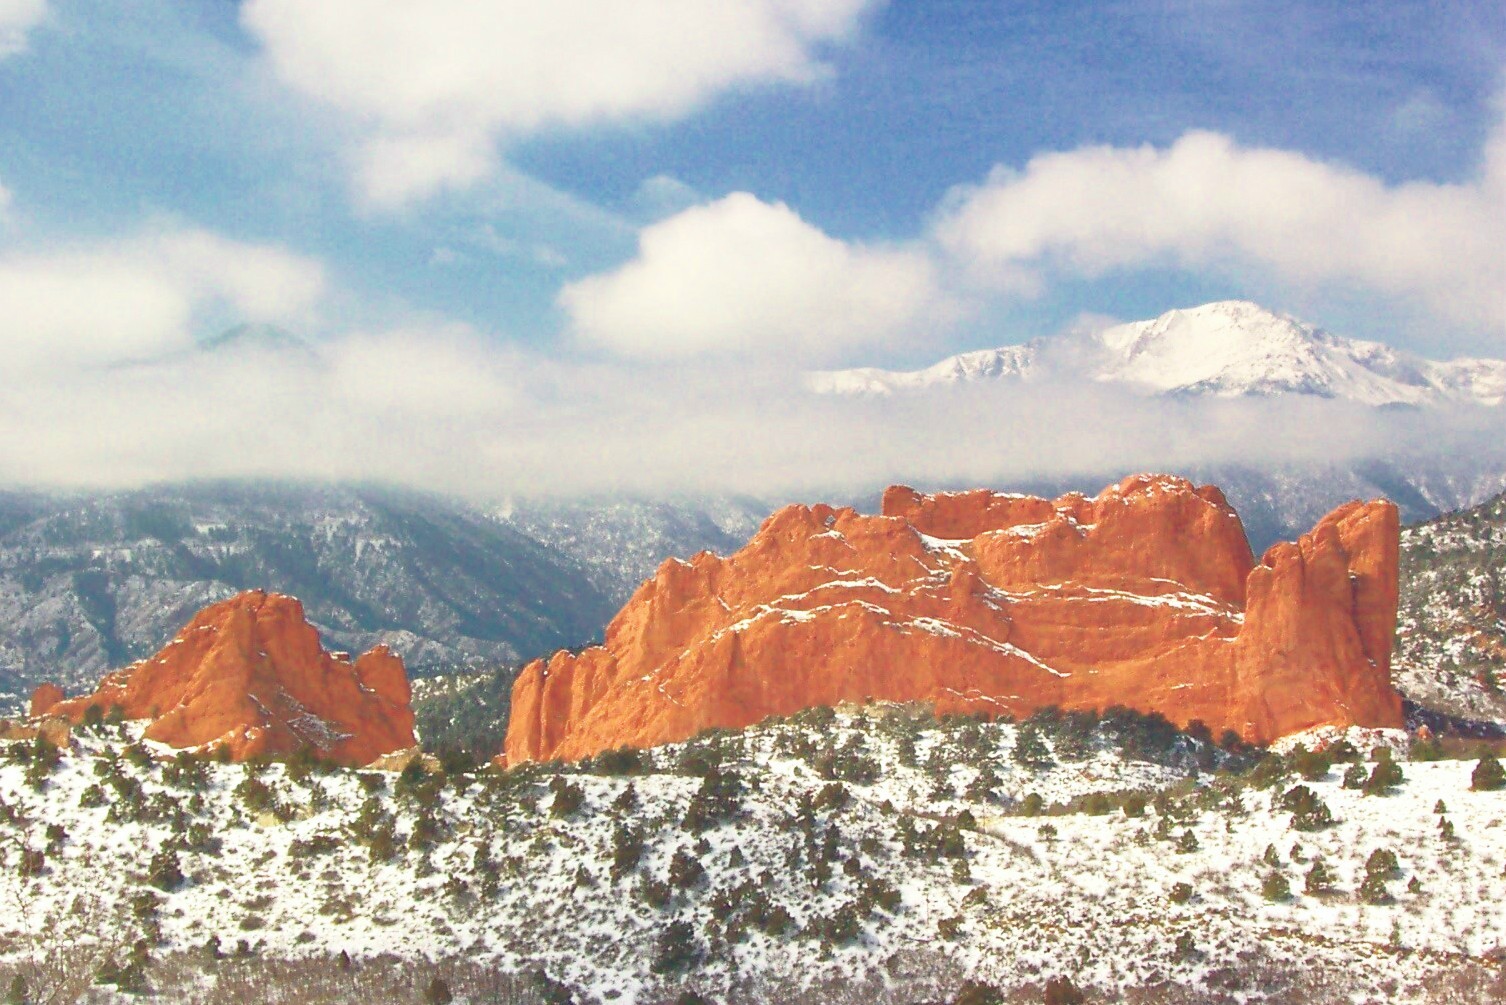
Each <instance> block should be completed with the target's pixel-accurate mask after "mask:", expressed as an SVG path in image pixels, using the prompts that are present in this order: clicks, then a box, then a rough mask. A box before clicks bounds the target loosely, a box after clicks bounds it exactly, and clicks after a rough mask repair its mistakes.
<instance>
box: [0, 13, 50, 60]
mask: <svg viewBox="0 0 1506 1005" xmlns="http://www.w3.org/2000/svg"><path fill="white" fill-rule="evenodd" d="M46 16H47V0H0V59H4V58H5V57H6V56H13V55H15V54H16V53H18V52H21V51H23V50H25V48H26V34H27V32H29V31H31V29H33V28H35V27H36V26H37V25H38V24H40V23H41V22H42V19H43V18H44V17H46Z"/></svg>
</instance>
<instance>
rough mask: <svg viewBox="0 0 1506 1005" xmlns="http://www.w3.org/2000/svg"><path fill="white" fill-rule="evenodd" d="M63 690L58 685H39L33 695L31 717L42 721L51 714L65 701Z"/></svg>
mask: <svg viewBox="0 0 1506 1005" xmlns="http://www.w3.org/2000/svg"><path fill="white" fill-rule="evenodd" d="M63 697H64V695H63V689H62V688H60V687H58V686H57V685H56V684H39V685H37V689H36V690H35V691H33V692H32V693H31V717H32V718H33V719H40V718H41V717H42V716H44V715H46V714H47V713H48V712H51V711H52V709H53V707H54V706H55V705H57V703H58V702H60V701H62V700H63Z"/></svg>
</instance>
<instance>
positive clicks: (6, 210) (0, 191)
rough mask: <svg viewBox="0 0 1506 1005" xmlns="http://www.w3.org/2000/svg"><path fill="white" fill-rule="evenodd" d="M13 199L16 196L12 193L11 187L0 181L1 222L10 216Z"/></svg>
mask: <svg viewBox="0 0 1506 1005" xmlns="http://www.w3.org/2000/svg"><path fill="white" fill-rule="evenodd" d="M13 201H14V197H13V196H12V195H11V192H10V189H8V188H6V187H5V184H4V183H3V182H0V223H4V222H5V220H6V219H7V218H8V217H9V216H10V207H11V203H12V202H13Z"/></svg>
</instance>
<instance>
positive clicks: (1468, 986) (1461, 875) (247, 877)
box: [0, 707, 1506, 1005]
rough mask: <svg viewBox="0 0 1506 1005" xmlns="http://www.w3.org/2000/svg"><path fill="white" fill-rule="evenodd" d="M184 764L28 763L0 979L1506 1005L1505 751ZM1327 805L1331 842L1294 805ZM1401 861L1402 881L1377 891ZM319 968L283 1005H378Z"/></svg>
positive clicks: (811, 727)
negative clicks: (455, 764) (493, 765)
mask: <svg viewBox="0 0 1506 1005" xmlns="http://www.w3.org/2000/svg"><path fill="white" fill-rule="evenodd" d="M1022 734H1024V735H1023V736H1022ZM1017 747H1018V748H1019V749H1017ZM167 758H168V753H167V752H166V751H163V750H161V749H157V750H152V751H148V750H147V749H146V748H144V747H142V746H141V745H139V744H138V745H130V744H129V736H128V735H125V734H123V733H117V732H115V731H111V730H109V729H108V728H106V729H103V730H101V731H100V733H99V734H88V735H81V736H79V737H78V742H77V745H76V747H75V748H74V749H73V750H72V751H68V752H65V753H64V754H63V756H62V758H61V760H60V763H58V764H57V765H56V766H55V767H51V768H50V769H49V768H46V767H45V765H43V764H40V763H39V762H38V761H37V760H36V759H35V757H31V758H30V759H29V760H28V755H27V754H26V753H25V752H24V751H23V750H22V749H21V748H16V749H13V750H11V751H10V754H9V756H8V757H5V758H3V759H0V802H3V806H0V904H3V905H4V912H3V914H0V954H3V955H0V992H3V990H4V987H5V986H9V985H10V982H12V981H13V979H14V975H15V974H17V973H19V974H21V975H22V977H23V979H24V980H26V981H27V982H28V985H29V987H30V988H31V990H32V994H33V996H34V997H33V998H31V999H29V1000H34V1001H43V1000H50V1001H75V1000H88V1001H101V1002H103V1001H116V1000H120V1001H125V1000H134V998H132V997H130V996H129V995H128V994H127V993H126V992H124V991H122V990H120V986H122V985H123V986H124V987H126V988H138V989H141V990H142V992H143V993H147V992H149V993H151V994H152V995H153V996H154V997H155V998H156V999H158V1000H164V1001H204V1002H210V1001H222V1000H223V1001H230V1000H236V998H235V997H233V996H232V995H231V992H230V988H231V987H232V985H235V986H238V985H237V984H236V982H240V981H244V980H245V979H246V977H245V975H246V974H247V973H248V972H251V971H253V970H256V972H258V973H261V974H262V975H263V976H264V977H265V975H267V974H271V973H273V971H274V970H276V968H277V967H283V968H284V971H285V972H286V974H288V975H296V974H298V973H304V971H300V970H298V966H299V964H300V963H307V964H309V965H310V969H311V970H312V971H313V972H317V973H318V974H320V975H321V976H320V978H319V979H320V980H325V979H328V980H332V981H335V983H336V984H338V980H336V979H335V977H333V976H331V975H332V974H334V975H338V972H339V971H340V970H341V969H342V968H344V969H346V970H351V971H360V970H361V969H362V968H372V967H375V968H378V969H381V968H385V969H384V970H383V972H384V973H386V974H388V975H391V974H397V975H398V976H397V977H396V978H393V979H394V980H396V981H397V985H398V986H399V990H396V991H394V990H391V989H389V990H387V991H384V992H382V994H383V996H384V998H386V999H387V1000H393V1001H414V1002H420V1001H426V1000H434V999H431V998H428V997H426V996H427V995H429V994H430V990H431V989H430V987H429V982H430V981H431V980H433V979H438V978H437V977H436V975H439V977H442V979H443V980H444V981H445V983H446V985H447V986H450V987H452V989H453V994H454V1000H455V1001H457V1002H460V1001H472V1002H481V1001H507V1002H514V1001H516V1002H520V1003H521V1002H531V1001H545V1000H549V998H548V994H549V991H550V989H551V988H553V989H555V990H556V991H558V990H559V989H560V988H563V987H568V988H569V989H570V990H571V992H573V994H574V1000H575V1001H577V1002H581V1003H585V1002H602V1003H605V1002H614V1003H623V1005H638V1003H658V1002H674V1001H677V1000H682V999H681V998H680V996H681V995H683V994H686V993H687V992H692V991H693V992H696V993H699V994H701V995H703V996H704V999H705V1000H706V1001H718V1002H763V1001H768V1002H785V1001H789V1002H794V1001H812V1002H816V1001H831V1002H841V1001H859V1000H861V1001H864V1002H869V1003H878V1002H916V1001H951V1000H952V997H953V995H955V993H956V991H957V989H958V987H959V986H960V984H961V982H962V981H963V980H966V979H971V980H976V981H982V982H986V983H989V984H992V985H995V986H997V987H998V988H1000V989H1001V990H1002V991H1003V992H1004V993H1005V994H1006V995H1015V996H1017V998H1014V999H1011V1000H1020V1001H1040V1000H1041V990H1040V989H1041V988H1042V987H1043V986H1044V985H1045V983H1046V982H1047V981H1048V980H1049V979H1051V978H1054V977H1065V978H1067V979H1069V980H1071V981H1072V982H1073V983H1074V984H1075V985H1076V986H1077V987H1079V988H1081V989H1082V990H1083V991H1084V992H1086V994H1087V995H1088V999H1087V1000H1088V1001H1090V1002H1091V1001H1121V1000H1123V1001H1142V1002H1163V1001H1164V1002H1173V1001H1176V1002H1181V1001H1187V1002H1259V1001H1271V1002H1278V1001H1280V1002H1285V1001H1291V1002H1297V1001H1301V1002H1304V1003H1313V1005H1316V1003H1323V1002H1330V1001H1332V1002H1353V1003H1365V1002H1377V1003H1379V1002H1445V1001H1449V1002H1460V1001H1463V1002H1468V1001H1482V1002H1483V1001H1498V1000H1503V999H1502V997H1501V996H1502V995H1503V994H1506V982H1503V980H1502V976H1501V965H1502V962H1503V960H1502V957H1503V949H1502V945H1503V942H1506V911H1503V910H1502V907H1503V905H1506V823H1503V817H1506V792H1502V791H1496V792H1476V791H1471V789H1470V776H1471V771H1472V769H1473V768H1474V765H1475V762H1474V761H1442V762H1434V763H1415V762H1407V761H1404V760H1403V761H1402V762H1400V768H1401V771H1402V773H1403V775H1404V779H1403V780H1402V781H1401V782H1400V784H1398V785H1396V786H1395V787H1394V788H1393V789H1392V790H1391V791H1390V794H1376V795H1367V794H1364V793H1363V792H1362V791H1360V790H1359V789H1354V788H1346V787H1345V785H1344V781H1343V777H1344V775H1345V774H1346V772H1348V773H1351V774H1353V772H1354V771H1356V770H1357V771H1359V772H1360V773H1361V774H1365V775H1368V774H1369V773H1370V772H1371V771H1372V770H1373V769H1374V764H1372V763H1364V764H1362V765H1361V766H1360V767H1359V768H1357V769H1356V768H1352V766H1350V765H1346V764H1339V765H1336V766H1334V767H1333V768H1332V769H1331V770H1328V771H1327V772H1326V773H1324V774H1323V775H1322V776H1321V777H1318V778H1316V779H1315V780H1304V779H1303V778H1301V777H1298V776H1297V775H1294V774H1283V773H1281V772H1279V771H1275V770H1273V768H1272V765H1271V764H1270V763H1267V765H1265V766H1264V767H1260V768H1256V769H1254V770H1253V771H1251V770H1250V767H1249V766H1250V765H1251V764H1253V763H1254V762H1255V760H1256V756H1255V755H1254V754H1250V753H1244V754H1238V755H1236V756H1233V757H1231V756H1229V755H1226V754H1224V753H1222V752H1219V751H1216V750H1215V749H1214V748H1212V747H1211V746H1208V745H1205V744H1199V743H1197V742H1194V741H1192V740H1191V739H1189V738H1188V737H1186V736H1185V735H1182V734H1175V733H1173V732H1171V731H1169V730H1166V729H1164V728H1161V727H1158V726H1156V725H1155V724H1150V725H1146V723H1145V722H1144V721H1141V720H1120V721H1118V722H1117V723H1115V724H1110V725H1107V726H1104V725H1098V726H1093V725H1092V724H1087V725H1085V724H1084V723H1083V722H1082V721H1080V720H1070V719H1069V720H1057V721H1046V722H1043V723H1040V724H1037V725H1035V726H1031V727H1028V728H1024V729H1022V728H1021V727H1016V726H1013V725H1005V724H980V723H977V722H974V721H971V720H948V721H947V722H944V723H937V722H936V721H935V720H934V719H931V718H930V717H929V716H928V715H924V714H920V713H917V711H916V710H914V709H910V708H904V707H898V708H896V707H877V708H872V709H867V710H847V711H843V712H840V713H838V714H837V715H836V716H834V717H833V716H831V715H829V714H823V713H822V712H808V713H802V715H801V716H797V717H796V718H795V719H793V720H787V721H783V722H780V723H770V724H765V725H763V726H759V727H755V728H753V729H751V730H748V731H745V732H743V733H735V734H734V733H722V734H715V735H712V736H709V737H703V738H700V739H698V740H695V741H691V742H690V743H689V744H681V745H677V746H675V747H670V748H664V749H661V750H658V751H655V752H652V753H651V754H648V755H643V756H641V757H615V758H614V757H608V758H604V759H602V760H601V761H600V762H598V763H597V764H596V765H595V766H594V770H592V771H590V772H584V771H579V772H578V771H576V770H575V769H570V772H569V773H557V772H556V769H554V768H535V769H530V770H527V771H513V772H508V773H483V774H480V775H475V776H469V775H456V776H453V777H443V776H434V777H425V776H424V775H422V773H419V772H416V771H410V772H408V773H406V774H404V775H402V776H399V775H396V774H377V773H359V772H353V771H336V772H330V773H324V772H321V771H318V770H312V771H311V770H308V766H307V765H283V764H272V765H265V766H261V767H248V766H241V765H227V764H218V763H211V762H209V761H204V760H199V761H194V762H192V763H173V762H170V761H168V760H167ZM1200 765H1201V766H1200ZM1215 768H1222V769H1225V770H1209V769H1215ZM1231 768H1232V769H1238V770H1237V772H1236V771H1230V770H1227V769H1231ZM1308 769H1309V773H1315V772H1313V769H1312V768H1311V766H1308ZM559 770H560V771H563V770H564V769H559ZM1355 780H1356V779H1351V783H1353V782H1354V781H1355ZM1298 786H1306V788H1307V789H1308V790H1309V796H1308V797H1306V799H1307V801H1306V803H1305V804H1304V806H1305V807H1306V816H1305V817H1304V818H1303V819H1304V821H1306V823H1308V824H1315V825H1316V829H1310V830H1308V829H1298V826H1297V824H1295V823H1294V815H1293V812H1292V811H1291V810H1290V809H1287V808H1284V807H1283V803H1285V804H1286V805H1287V806H1290V805H1292V799H1293V798H1302V797H1300V796H1298V797H1293V796H1290V795H1289V793H1292V792H1293V790H1294V789H1295V788H1296V787H1298ZM1314 802H1316V803H1317V804H1321V806H1323V807H1326V810H1327V813H1326V817H1327V818H1331V822H1328V821H1327V820H1325V814H1324V813H1323V812H1321V811H1317V810H1314V808H1313V806H1314ZM1440 804H1441V805H1440ZM1377 851H1383V852H1390V853H1391V854H1392V855H1394V858H1395V868H1394V869H1391V868H1389V867H1388V868H1385V869H1383V870H1381V872H1382V873H1383V874H1381V875H1379V876H1378V877H1372V878H1370V881H1369V883H1368V885H1367V877H1369V876H1370V874H1371V873H1372V872H1376V870H1377V867H1375V866H1371V867H1369V868H1367V863H1370V862H1371V859H1372V855H1373V854H1374V853H1375V852H1377ZM1320 863H1321V866H1319V864H1320ZM1382 864H1383V865H1385V864H1386V863H1382ZM1315 867H1316V868H1315ZM1315 872H1316V873H1317V878H1318V881H1317V882H1316V883H1313V884H1312V885H1311V886H1310V885H1309V882H1310V878H1311V877H1312V876H1313V874H1314V873H1315ZM1282 881H1284V884H1285V887H1286V888H1287V890H1289V892H1287V891H1286V890H1283V889H1282ZM1179 884H1185V886H1180V887H1179ZM342 954H344V955H343V956H342ZM133 963H134V964H135V967H134V969H133ZM256 968H260V970H257V969H256ZM101 971H103V976H104V977H106V978H107V979H110V980H113V981H115V982H116V983H110V984H100V983H95V981H96V978H97V977H98V976H100V975H101ZM278 972H283V971H278ZM371 972H373V973H374V972H375V970H372V971H371ZM541 972H542V973H547V975H548V977H547V979H544V978H541V977H538V976H530V975H537V974H539V973H541ZM488 974H489V975H492V977H491V978H490V981H491V983H490V984H489V983H488V979H487V978H486V977H485V975H488ZM404 975H406V976H404ZM496 975H521V976H518V977H517V978H516V979H513V977H511V976H509V977H508V978H507V979H506V980H504V979H502V978H500V977H497V976H496ZM268 979H270V978H268ZM305 979H307V978H306V977H305V978H299V977H296V976H286V977H284V978H283V979H282V980H283V981H284V983H283V984H282V985H278V984H276V983H273V984H263V985H262V986H261V989H260V990H259V991H258V995H259V996H260V997H259V999H258V1000H262V1001H268V1002H272V1001H286V1002H304V1001H316V1000H317V1001H326V1000H327V1001H336V1000H355V999H352V998H341V997H338V995H336V996H335V997H330V996H327V995H326V996H325V997H320V996H319V995H315V994H314V993H313V992H312V991H310V990H309V988H310V987H312V985H308V986H304V987H300V986H296V985H297V982H298V981H300V980H305ZM405 981H406V982H407V983H406V984H405ZM509 981H510V983H509ZM499 982H500V983H499ZM289 984H293V985H295V986H288V985H289ZM43 985H47V986H48V987H51V988H54V989H56V990H58V991H59V994H58V995H57V996H55V997H52V998H50V999H49V998H43V997H41V994H40V992H41V990H42V988H43ZM321 994H323V992H321ZM332 994H333V992H332ZM216 995H219V997H216ZM404 996H406V997H404ZM557 1000H562V999H557ZM687 1000H688V999H687Z"/></svg>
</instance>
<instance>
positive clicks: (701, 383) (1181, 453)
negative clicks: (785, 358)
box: [0, 328, 1506, 499]
mask: <svg viewBox="0 0 1506 1005" xmlns="http://www.w3.org/2000/svg"><path fill="white" fill-rule="evenodd" d="M797 378H798V375H797V374H796V373H795V372H794V371H792V370H788V369H748V368H736V369H728V368H705V369H693V370H687V369H685V368H683V367H682V368H670V367H658V366H655V367H624V366H618V365H605V364H597V365H585V366H579V365H576V366H571V365H566V364H563V363H560V362H556V361H552V360H546V359H544V358H542V357H539V356H535V355H530V354H526V353H520V352H511V351H503V350H498V349H496V348H495V347H493V346H490V345H488V344H487V343H485V342H484V341H482V340H481V339H479V338H477V337H476V336H475V335H474V334H473V333H471V332H469V331H468V330H466V329H463V328H452V329H444V330H440V331H422V332H415V331H403V332H392V333H383V334H369V335H353V336H349V337H346V338H343V339H339V340H336V341H332V342H330V343H327V344H324V345H322V346H318V347H313V348H307V349H304V348H298V347H296V346H294V347H289V346H288V345H286V344H284V343H279V342H277V341H275V340H273V341H259V340H256V339H248V340H244V341H242V342H239V343H234V344H230V345H224V346H220V347H217V348H215V349H212V350H210V349H201V350H194V351H189V352H184V353H177V354H174V355H171V356H167V357H164V358H162V359H160V360H158V361H156V362H149V363H134V364H127V365H117V366H113V367H105V368H95V369H90V370H77V371H72V372H68V373H64V374H54V375H52V376H51V377H50V378H49V379H47V380H26V379H13V378H11V377H10V376H8V375H0V480H3V481H4V482H5V483H7V484H9V485H12V486H17V485H26V486H34V487H49V486H52V487H59V486H75V487H86V486H87V487H124V486H131V485H138V484H142V483H146V482H152V481H174V480H182V479H195V478H257V477H278V478H298V479H320V480H325V479H330V480H363V481H382V482H391V483H397V484H402V485H407V486H414V487H418V488H423V489H428V490H434V491H442V492H449V493H456V494H460V495H464V496H468V497H472V498H477V499H486V498H501V497H504V496H518V495H523V496H529V495H536V496H550V495H579V494H590V493H601V492H632V493H645V494H666V493H680V492H716V493H747V494H752V495H757V496H761V497H774V496H783V497H822V496H832V497H835V496H841V495H851V494H852V493H857V492H863V491H867V490H869V489H872V488H874V487H876V486H881V485H883V484H885V483H888V482H891V481H907V482H912V483H915V484H921V485H932V486H934V485H1009V484H1018V483H1021V482H1023V481H1030V480H1040V479H1050V478H1060V479H1066V478H1072V477H1074V476H1083V475H1093V474H1095V473H1098V472H1104V471H1125V470H1135V469H1163V470H1164V469H1171V470H1187V469H1190V468H1199V467H1207V466H1210V465H1219V464H1239V465H1249V466H1267V465H1289V464H1313V463H1320V464H1321V463H1349V462H1354V461H1358V460H1362V459H1365V458H1373V457H1391V458H1406V457H1419V458H1440V457H1444V458H1446V457H1455V458H1469V459H1471V460H1475V461H1479V462H1482V463H1501V464H1506V447H1503V446H1502V444H1503V443H1506V436H1503V435H1502V434H1503V433H1506V412H1503V411H1502V410H1500V409H1484V408H1468V409H1459V410H1437V411H1434V410H1426V411H1423V410H1387V409H1381V410H1376V409H1371V408H1367V407H1364V406H1357V405H1351V404H1347V403H1343V402H1335V401H1325V400H1320V399H1308V398H1296V397H1287V398H1282V399H1257V400H1224V399H1193V398H1182V399H1164V398H1144V397H1139V396H1136V395H1133V394H1130V393H1127V392H1123V391H1120V390H1116V389H1112V388H1106V387H1103V386H1087V385H1083V384H1068V383H1057V384H1030V385H1007V384H995V385H980V386H975V387H968V388H963V389H960V390H958V389H952V390H951V391H950V392H948V393H947V394H945V395H939V396H929V395H919V396H914V397H897V398H891V399H882V400H868V399H851V398H832V397H822V396H819V395H815V394H811V393H809V392H807V391H806V390H804V388H803V386H802V385H801V383H800V381H799V380H798V379H797Z"/></svg>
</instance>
